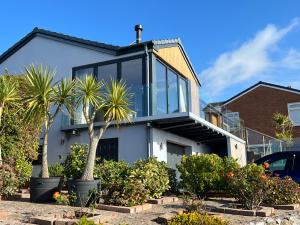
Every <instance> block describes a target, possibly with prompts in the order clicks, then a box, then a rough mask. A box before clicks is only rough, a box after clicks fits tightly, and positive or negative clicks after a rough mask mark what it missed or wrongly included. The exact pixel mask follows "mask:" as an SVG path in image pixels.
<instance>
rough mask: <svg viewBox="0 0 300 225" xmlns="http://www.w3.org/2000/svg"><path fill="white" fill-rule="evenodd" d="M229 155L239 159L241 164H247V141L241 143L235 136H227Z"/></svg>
mask: <svg viewBox="0 0 300 225" xmlns="http://www.w3.org/2000/svg"><path fill="white" fill-rule="evenodd" d="M227 149H228V156H231V157H233V158H235V159H237V160H238V163H239V164H240V165H241V166H245V165H246V164H247V152H246V145H245V143H241V142H239V141H237V140H235V139H233V138H230V137H228V138H227Z"/></svg>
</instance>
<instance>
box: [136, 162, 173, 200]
mask: <svg viewBox="0 0 300 225" xmlns="http://www.w3.org/2000/svg"><path fill="white" fill-rule="evenodd" d="M130 177H131V178H132V179H134V180H139V181H141V182H142V183H143V184H144V186H145V188H146V189H147V190H148V191H149V197H150V198H160V197H161V196H162V194H163V193H164V192H165V191H166V190H168V189H169V187H170V186H169V175H168V167H167V165H166V163H165V162H160V161H158V160H157V159H156V158H155V157H149V158H148V159H145V160H138V161H136V162H135V164H134V165H133V168H132V170H131V172H130Z"/></svg>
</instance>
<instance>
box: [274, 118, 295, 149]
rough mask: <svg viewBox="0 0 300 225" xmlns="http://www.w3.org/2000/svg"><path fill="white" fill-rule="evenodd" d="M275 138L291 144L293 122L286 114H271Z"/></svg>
mask: <svg viewBox="0 0 300 225" xmlns="http://www.w3.org/2000/svg"><path fill="white" fill-rule="evenodd" d="M272 119H273V122H274V124H275V128H276V132H275V136H276V138H278V139H280V140H282V141H285V142H287V143H288V144H291V143H292V142H293V123H292V121H291V120H290V119H289V117H288V116H286V115H283V114H281V113H274V114H273V118H272Z"/></svg>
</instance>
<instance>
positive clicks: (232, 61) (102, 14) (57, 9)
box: [0, 0, 300, 101]
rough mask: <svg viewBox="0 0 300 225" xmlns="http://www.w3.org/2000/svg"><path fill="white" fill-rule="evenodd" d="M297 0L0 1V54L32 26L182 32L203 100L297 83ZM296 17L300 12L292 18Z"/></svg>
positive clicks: (110, 33)
mask: <svg viewBox="0 0 300 225" xmlns="http://www.w3.org/2000/svg"><path fill="white" fill-rule="evenodd" d="M299 9H300V1H288V0H286V1H280V0H278V1H271V0H269V1H267V0H265V1H261V0H251V1H250V0H248V1H240V0H231V1H230V0H223V1H221V0H209V1H208V0H207V1H198V0H194V1H189V0H185V1H179V0H172V1H163V0H160V1H158V0H152V1H151V0H148V1H141V0H140V1H133V0H132V1H131V0H118V1H117V0H110V1H99V0H98V1H96V0H95V1H89V0H85V1H83V0H82V1H79V0H73V1H71V0H69V1H68V0H65V1H62V0H60V1H59V0H43V1H38V0H27V1H21V0H19V1H16V0H9V1H8V0H7V1H1V13H0V28H1V29H0V53H2V52H3V51H5V50H6V49H7V48H9V47H10V46H11V45H12V44H14V43H15V42H16V41H18V40H19V39H20V38H22V37H23V36H24V35H26V34H27V33H28V32H30V31H31V30H32V29H33V28H34V27H36V26H37V27H40V28H44V29H49V30H52V31H56V32H62V33H64V34H69V35H74V36H78V37H82V38H87V39H90V40H96V41H100V42H105V43H110V44H116V45H127V44H130V43H132V42H133V41H134V39H135V34H134V31H133V27H134V25H135V24H137V23H141V24H143V26H144V31H143V40H149V39H160V38H172V37H180V38H181V40H182V42H183V44H184V47H185V49H186V51H187V52H188V55H189V57H190V59H191V61H192V63H193V65H194V67H195V69H196V71H197V73H198V75H199V77H200V80H201V82H202V88H201V92H202V96H203V98H204V99H205V100H206V101H219V100H225V99H227V98H229V97H231V96H232V95H234V94H236V93H238V92H239V91H242V90H243V89H245V88H247V87H249V86H250V85H252V84H254V83H256V82H258V81H260V80H263V81H267V82H273V83H276V84H281V85H286V86H287V85H291V86H292V87H294V88H300V19H299V18H300V11H299ZM298 17H299V18H298Z"/></svg>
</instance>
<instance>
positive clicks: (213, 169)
mask: <svg viewBox="0 0 300 225" xmlns="http://www.w3.org/2000/svg"><path fill="white" fill-rule="evenodd" d="M177 168H178V170H179V172H180V173H181V175H180V178H181V185H182V187H183V188H185V189H186V191H188V192H190V193H192V194H195V195H196V196H197V197H198V198H205V197H206V195H207V193H208V191H210V190H215V189H217V187H218V185H219V182H220V180H221V169H222V158H220V157H219V156H217V155H215V154H200V155H191V156H183V157H182V160H181V163H180V164H179V165H178V166H177Z"/></svg>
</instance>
